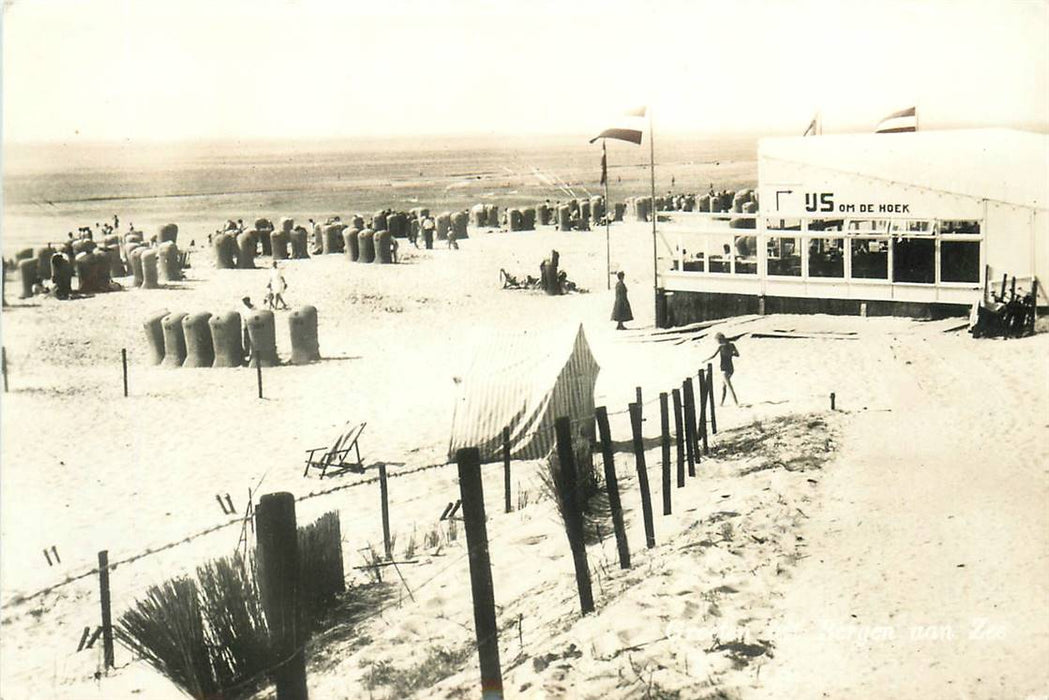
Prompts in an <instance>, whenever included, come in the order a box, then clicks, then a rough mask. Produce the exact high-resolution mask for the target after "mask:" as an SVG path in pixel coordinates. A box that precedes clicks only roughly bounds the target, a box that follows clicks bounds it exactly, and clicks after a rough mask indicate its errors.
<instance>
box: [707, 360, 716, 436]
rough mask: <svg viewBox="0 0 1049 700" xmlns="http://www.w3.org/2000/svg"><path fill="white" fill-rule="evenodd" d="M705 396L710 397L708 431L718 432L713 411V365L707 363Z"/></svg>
mask: <svg viewBox="0 0 1049 700" xmlns="http://www.w3.org/2000/svg"><path fill="white" fill-rule="evenodd" d="M707 396H709V397H710V432H711V434H713V435H717V434H718V417H717V413H715V411H714V365H713V364H711V363H710V362H708V363H707Z"/></svg>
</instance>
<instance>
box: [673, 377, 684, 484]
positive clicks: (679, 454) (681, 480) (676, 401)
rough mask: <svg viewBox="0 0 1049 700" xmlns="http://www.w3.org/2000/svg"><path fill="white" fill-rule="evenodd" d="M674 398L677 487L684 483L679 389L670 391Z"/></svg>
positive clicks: (682, 426)
mask: <svg viewBox="0 0 1049 700" xmlns="http://www.w3.org/2000/svg"><path fill="white" fill-rule="evenodd" d="M671 394H672V396H673V398H674V444H675V446H676V447H677V487H678V488H682V487H684V485H685V436H684V434H683V433H684V431H685V427H684V425H682V423H683V422H684V421H682V419H681V390H680V389H674V390H673V391H672V392H671Z"/></svg>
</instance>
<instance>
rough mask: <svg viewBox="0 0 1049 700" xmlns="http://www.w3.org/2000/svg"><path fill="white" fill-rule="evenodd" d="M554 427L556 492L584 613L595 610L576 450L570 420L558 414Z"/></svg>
mask: <svg viewBox="0 0 1049 700" xmlns="http://www.w3.org/2000/svg"><path fill="white" fill-rule="evenodd" d="M554 430H555V432H556V433H557V461H558V462H559V463H560V467H561V468H560V478H559V483H558V488H557V491H558V494H559V495H560V499H561V514H562V515H563V516H564V520H565V533H566V534H567V535H568V546H569V547H570V548H571V550H572V563H573V564H574V565H575V581H576V588H578V589H579V608H580V609H581V610H582V612H583V614H584V615H586V614H587V613H590V612H593V611H594V592H593V590H592V589H591V586H590V564H589V563H588V562H587V560H586V540H585V539H584V534H583V510H582V507H581V503H582V500H583V498H585V494H583V493H580V491H579V487H580V483H579V475H578V474H577V473H576V464H575V452H573V450H572V421H571V419H569V418H568V417H567V416H561V417H560V418H558V419H557V420H555V421H554Z"/></svg>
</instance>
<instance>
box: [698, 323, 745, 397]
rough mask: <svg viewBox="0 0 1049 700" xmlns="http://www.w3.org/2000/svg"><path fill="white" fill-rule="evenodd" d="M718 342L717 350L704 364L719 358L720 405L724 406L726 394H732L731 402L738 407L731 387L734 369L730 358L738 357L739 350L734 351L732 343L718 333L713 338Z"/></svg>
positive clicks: (734, 347) (734, 392)
mask: <svg viewBox="0 0 1049 700" xmlns="http://www.w3.org/2000/svg"><path fill="white" fill-rule="evenodd" d="M714 338H715V339H716V340H717V341H718V349H717V350H715V351H714V354H713V355H711V356H710V357H708V358H707V359H706V360H704V361H705V362H709V361H710V360H713V359H714V358H715V357H716V356H718V355H720V356H721V379H722V381H723V382H724V384H722V385H721V405H722V406H724V405H725V395H726V392H729V391H731V392H732V401H733V402H735V404H736V405H737V406H739V399H737V398H736V390H735V388H734V387H733V386H732V373H733V372H734V371H735V367H733V365H732V358H733V357H739V350H737V349H736V346H735V344H734V343H732V342H731V341H730V340H729V339H728V338H726V337H725V334H724V333H718V334H716V335H715V336H714Z"/></svg>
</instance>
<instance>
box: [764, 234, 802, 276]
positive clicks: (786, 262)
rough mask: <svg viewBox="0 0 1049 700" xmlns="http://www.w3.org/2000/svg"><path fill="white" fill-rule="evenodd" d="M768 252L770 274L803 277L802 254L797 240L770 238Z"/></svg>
mask: <svg viewBox="0 0 1049 700" xmlns="http://www.w3.org/2000/svg"><path fill="white" fill-rule="evenodd" d="M768 251H769V252H768V274H770V275H785V276H788V277H801V253H800V251H799V248H798V239H797V238H770V239H769V240H768Z"/></svg>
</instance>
